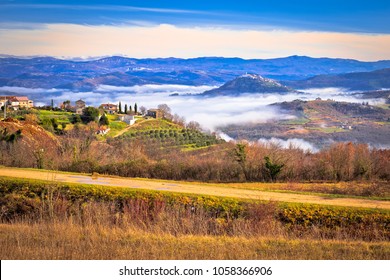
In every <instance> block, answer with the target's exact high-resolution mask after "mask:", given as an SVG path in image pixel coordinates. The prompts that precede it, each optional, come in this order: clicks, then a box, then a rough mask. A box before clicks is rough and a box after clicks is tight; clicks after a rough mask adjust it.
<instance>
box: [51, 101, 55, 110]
mask: <svg viewBox="0 0 390 280" xmlns="http://www.w3.org/2000/svg"><path fill="white" fill-rule="evenodd" d="M53 108H54V100H53V99H52V100H51V109H52V110H53Z"/></svg>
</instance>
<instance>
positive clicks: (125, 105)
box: [125, 104, 127, 114]
mask: <svg viewBox="0 0 390 280" xmlns="http://www.w3.org/2000/svg"><path fill="white" fill-rule="evenodd" d="M125 114H127V104H125Z"/></svg>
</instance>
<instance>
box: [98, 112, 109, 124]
mask: <svg viewBox="0 0 390 280" xmlns="http://www.w3.org/2000/svg"><path fill="white" fill-rule="evenodd" d="M109 124H110V122H109V121H108V118H107V116H106V114H104V115H103V116H101V117H100V120H99V125H109Z"/></svg>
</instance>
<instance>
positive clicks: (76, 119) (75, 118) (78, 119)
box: [71, 115, 81, 124]
mask: <svg viewBox="0 0 390 280" xmlns="http://www.w3.org/2000/svg"><path fill="white" fill-rule="evenodd" d="M71 122H72V124H76V123H81V117H80V115H73V117H72V121H71Z"/></svg>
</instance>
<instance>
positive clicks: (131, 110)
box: [129, 105, 133, 114]
mask: <svg viewBox="0 0 390 280" xmlns="http://www.w3.org/2000/svg"><path fill="white" fill-rule="evenodd" d="M132 112H133V109H132V108H131V105H130V107H129V113H130V114H131V113H132Z"/></svg>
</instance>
